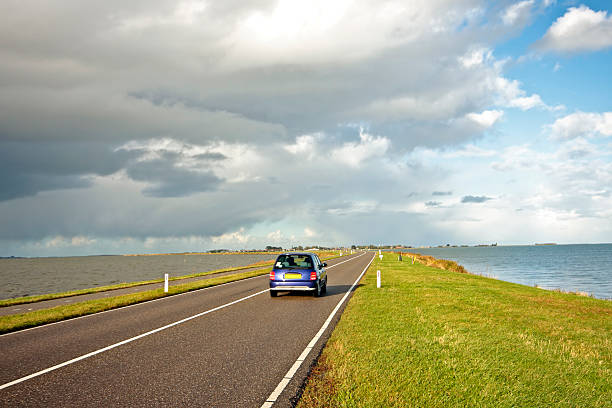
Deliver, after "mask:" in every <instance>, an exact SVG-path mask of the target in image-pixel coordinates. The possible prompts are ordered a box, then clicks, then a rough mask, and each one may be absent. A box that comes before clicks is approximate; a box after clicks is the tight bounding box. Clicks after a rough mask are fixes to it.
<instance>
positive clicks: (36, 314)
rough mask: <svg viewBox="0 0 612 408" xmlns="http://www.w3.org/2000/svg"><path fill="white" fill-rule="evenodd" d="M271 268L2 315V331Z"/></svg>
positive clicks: (252, 275)
mask: <svg viewBox="0 0 612 408" xmlns="http://www.w3.org/2000/svg"><path fill="white" fill-rule="evenodd" d="M269 272H270V268H263V269H257V270H254V271H247V272H240V273H235V274H232V275H225V276H220V277H218V278H211V279H205V280H201V281H197V282H191V283H185V284H182V285H174V286H170V287H169V288H168V293H165V292H164V290H163V288H159V289H154V290H149V291H146V292H139V293H133V294H129V295H122V296H114V297H110V298H103V299H95V300H88V301H85V302H80V303H75V304H72V305H66V306H57V307H53V308H49V309H43V310H37V311H32V312H29V313H23V314H17V315H8V316H0V334H3V333H9V332H13V331H17V330H22V329H26V328H30V327H34V326H40V325H43V324H48V323H54V322H58V321H61V320H66V319H71V318H74V317H80V316H85V315H88V314H93V313H98V312H103V311H106V310H110V309H116V308H119V307H123V306H128V305H132V304H135V303H142V302H146V301H149V300H153V299H159V298H163V297H167V296H172V295H177V294H180V293H185V292H190V291H193V290H197V289H203V288H207V287H210V286H216V285H221V284H223V283H228V282H234V281H238V280H243V279H248V278H252V277H254V276H260V275H266V274H268V273H269Z"/></svg>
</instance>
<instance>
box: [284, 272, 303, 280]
mask: <svg viewBox="0 0 612 408" xmlns="http://www.w3.org/2000/svg"><path fill="white" fill-rule="evenodd" d="M285 279H302V274H301V273H286V274H285Z"/></svg>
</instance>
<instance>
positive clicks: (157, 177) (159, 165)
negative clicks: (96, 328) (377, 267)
mask: <svg viewBox="0 0 612 408" xmlns="http://www.w3.org/2000/svg"><path fill="white" fill-rule="evenodd" d="M479 3H480V2H479V1H477V0H462V1H460V0H455V1H449V2H448V3H446V4H445V3H440V4H437V3H435V4H434V5H427V4H425V3H423V5H422V6H419V9H418V12H415V9H413V8H411V7H406V8H407V10H408V11H407V12H406V15H405V16H400V17H401V18H395V17H394V18H392V21H390V22H389V24H388V25H386V24H378V25H377V26H376V27H375V26H372V27H370V28H371V29H372V31H373V32H372V33H368V35H367V38H366V37H363V38H364V43H363V44H362V43H360V42H358V41H357V43H358V44H357V46H355V43H356V41H354V40H353V36H354V35H358V34H360V33H363V32H364V30H363V29H362V28H361V27H359V30H358V31H355V26H354V25H353V20H354V19H353V17H358V18H357V20H359V18H363V17H367V18H366V19H365V20H370V17H375V14H376V13H375V12H376V11H377V10H379V9H380V5H379V4H378V3H376V2H371V3H368V2H364V3H363V4H362V5H361V6H359V7H356V9H357V10H359V13H361V14H360V15H359V16H356V15H351V14H350V13H351V10H347V16H348V17H347V16H344V17H342V18H341V19H340V21H339V22H338V26H339V28H338V29H337V31H336V32H333V31H332V33H331V34H338V35H337V36H334V35H331V34H330V35H329V36H328V35H327V33H326V35H323V36H321V37H318V36H317V35H318V34H317V33H316V32H315V33H314V35H311V33H309V32H308V30H309V28H308V26H305V35H304V36H303V38H300V39H299V40H298V41H296V42H295V43H294V42H291V41H289V42H287V41H286V39H285V38H280V41H278V39H273V40H272V41H271V42H270V43H268V42H267V41H263V42H261V41H260V42H259V43H256V42H251V40H252V38H251V37H250V36H249V35H248V34H249V32H248V30H247V31H241V30H243V29H244V26H245V20H246V19H247V17H253V16H255V17H256V16H258V15H266V13H268V12H269V11H271V10H272V9H274V8H275V7H276V6H277V5H278V4H279V2H278V1H276V0H251V1H238V0H230V1H216V2H205V3H196V2H193V3H190V2H180V3H177V2H175V1H169V0H168V1H165V0H164V1H161V0H154V1H141V0H137V1H130V2H116V1H112V0H111V1H97V0H94V1H90V2H82V1H74V0H73V1H61V2H38V3H36V4H35V5H34V4H33V3H29V2H18V1H8V2H3V3H2V4H0V58H1V59H2V64H0V141H2V142H1V143H2V146H0V147H1V148H2V150H1V151H0V158H1V159H2V161H1V162H0V171H1V172H2V173H1V174H2V185H1V186H0V187H1V188H2V194H1V195H0V201H1V200H5V201H3V202H0V206H1V208H2V211H0V221H1V224H2V225H3V228H2V229H1V230H2V231H1V236H2V237H4V238H7V239H8V238H11V239H17V238H24V239H32V240H36V239H41V238H43V237H48V236H53V235H55V234H62V235H65V236H68V237H70V236H75V235H80V234H90V235H91V236H94V237H97V236H102V237H111V238H116V237H128V236H129V237H137V238H139V239H146V238H147V237H164V236H185V235H189V234H197V235H203V236H215V235H221V234H224V233H227V232H231V231H236V230H238V229H239V228H243V227H244V228H249V227H250V226H253V225H255V224H257V223H273V222H276V221H278V220H283V219H286V218H287V219H288V218H290V217H294V219H296V220H300V222H303V223H306V222H307V221H303V220H309V219H319V218H320V219H321V223H323V222H325V223H328V224H329V225H330V228H328V230H330V229H334V228H336V229H337V230H338V231H341V230H347V231H348V232H347V234H348V233H349V232H353V233H355V236H362V237H363V236H366V235H367V234H370V233H371V232H372V231H370V230H369V229H368V228H365V227H364V226H363V223H360V219H361V217H364V216H368V217H371V216H372V212H371V209H372V208H376V207H377V205H378V203H379V202H383V201H384V202H388V203H389V204H390V205H393V204H394V203H398V202H405V201H406V197H404V196H403V194H405V191H417V190H419V191H422V190H420V189H421V188H422V187H420V185H430V186H432V187H429V188H432V189H433V188H445V187H434V186H435V184H430V183H428V181H429V180H432V179H435V178H434V177H432V175H431V174H429V173H428V170H427V169H422V168H420V169H418V168H416V167H414V166H413V165H411V164H407V165H406V166H405V167H402V166H399V167H398V168H394V169H393V172H389V171H388V169H385V167H384V164H383V165H382V166H378V167H375V166H372V167H368V164H367V163H366V160H365V159H364V162H363V163H359V164H358V165H355V166H354V167H347V166H346V165H345V164H343V163H340V162H336V163H331V162H330V161H331V159H332V157H331V156H330V155H329V152H330V151H332V150H333V149H335V148H338V147H341V146H342V145H343V144H344V143H352V144H355V143H357V144H358V143H359V140H360V139H359V137H360V132H361V130H360V128H361V127H362V126H363V127H364V128H367V130H368V132H369V133H371V134H372V135H374V136H373V137H381V138H385V140H388V141H389V146H390V147H389V149H388V150H385V151H384V152H383V153H381V156H377V157H376V159H378V158H381V159H382V158H383V155H384V156H393V155H396V154H397V155H399V154H403V153H406V152H408V151H410V150H412V149H413V148H414V147H415V146H434V147H439V146H446V145H454V144H457V143H460V142H462V141H465V140H468V139H470V138H473V137H474V136H476V135H477V133H476V132H474V131H473V129H471V128H468V127H465V126H463V127H462V126H460V122H459V120H458V118H462V117H463V116H464V115H465V114H466V113H468V112H472V111H476V112H479V111H482V110H483V109H485V108H487V107H488V106H489V104H490V103H491V101H492V100H493V98H494V95H493V93H492V92H491V89H489V88H487V86H486V84H487V83H492V82H494V81H492V80H494V79H495V77H496V76H497V73H496V72H495V69H494V68H492V66H490V67H487V66H482V67H479V68H474V69H464V68H463V67H462V65H461V64H460V62H458V58H459V57H460V56H462V55H463V54H465V53H466V52H467V51H469V50H470V47H471V45H472V43H473V40H474V38H475V37H480V34H481V32H480V31H479V30H480V28H478V29H475V31H470V30H471V27H469V25H468V26H466V25H462V30H461V32H460V33H457V32H456V31H455V30H454V28H456V25H457V22H456V21H455V20H454V19H456V16H461V15H462V14H464V13H471V12H472V10H474V8H475V7H477V6H478V5H479ZM200 6H204V7H200ZM402 6H404V5H402ZM185 7H186V8H187V9H188V10H184V8H185ZM190 7H191V8H192V10H190V9H189V8H190ZM361 7H363V8H361ZM441 10H443V11H441ZM253 11H255V12H257V13H255V14H253V13H252V12H253ZM419 16H423V17H419ZM408 17H410V18H408ZM412 17H414V18H412ZM289 18H290V16H289ZM461 20H463V17H461ZM408 22H409V23H408ZM432 22H435V26H436V27H437V28H441V30H439V31H438V30H437V29H436V31H435V32H432ZM247 23H248V21H247ZM277 23H279V22H277ZM285 23H286V22H285ZM461 24H463V23H461ZM279 25H282V24H279ZM314 25H316V24H314ZM24 27H33V28H34V29H24ZM264 28H265V27H264ZM272 28H273V27H272ZM331 29H332V30H333V29H335V28H334V27H331ZM374 31H376V32H374ZM245 33H246V34H245ZM370 34H374V35H372V36H371V35H370ZM370 37H373V38H375V39H374V40H372V41H371V42H370V39H369V38H370ZM343 38H344V39H343ZM347 38H348V39H349V40H347ZM376 38H377V39H376ZM302 40H303V41H304V44H302V43H301V41H302ZM275 41H277V43H275ZM343 41H344V42H343ZM296 43H299V44H298V45H299V46H298V47H296ZM478 43H479V44H480V45H482V46H485V47H486V45H487V44H482V41H481V39H480V38H479V41H478ZM258 47H259V48H258ZM307 133H321V134H323V135H325V137H324V139H321V140H324V142H323V141H322V142H321V143H322V146H321V148H320V150H319V151H317V152H316V153H317V155H315V156H313V157H315V159H313V160H312V161H308V160H306V159H305V157H306V156H309V154H304V155H300V156H298V155H296V156H292V157H290V158H287V157H288V153H287V151H285V150H284V149H283V147H282V146H283V145H287V144H290V143H294V142H295V141H296V137H297V136H300V135H303V134H307ZM160 139H168V140H171V141H175V142H177V143H179V144H183V145H189V146H191V147H194V149H193V151H192V152H191V153H193V155H186V154H185V152H183V151H181V150H177V151H152V150H151V149H148V148H146V146H149V145H150V144H151V143H149V142H150V141H153V143H152V144H155V143H154V142H155V141H157V140H160ZM130 143H132V145H133V146H136V147H135V148H131V149H127V148H123V147H124V146H126V145H128V144H130ZM323 143H325V145H323ZM215 144H216V145H217V146H222V147H224V148H225V150H223V149H221V150H219V151H222V152H223V153H220V152H215V151H212V150H214V149H209V148H210V147H211V146H213V145H215ZM138 146H145V147H144V148H138ZM235 146H241V147H244V149H243V150H240V149H234V150H232V148H233V147H235ZM245 146H246V147H245ZM355 146H356V145H355ZM358 147H359V149H363V151H370V150H371V146H368V145H367V144H366V145H363V146H358ZM275 149H276V150H275ZM359 149H357V150H356V151H357V152H360V151H361V150H359ZM206 150H211V151H206ZM198 151H202V152H203V153H200V154H197V153H195V152H198ZM236 151H238V153H235V152H236ZM251 151H256V152H258V155H256V156H255V159H254V160H253V162H251V161H250V160H251V158H253V157H254V156H249V155H248V153H250V152H251ZM226 152H229V153H226ZM243 153H244V154H246V155H245V156H244V157H242V156H241V155H242V154H243ZM306 153H310V152H306ZM326 153H327V154H326ZM396 157H397V156H396ZM279 158H285V160H286V161H283V159H279ZM243 162H244V163H243ZM227 163H233V164H232V165H233V166H234V167H232V166H230V165H227ZM236 163H238V164H236ZM223 171H226V172H227V174H229V175H226V173H224V172H223ZM109 175H113V177H106V178H104V179H103V180H97V181H95V182H94V181H92V180H96V177H95V176H109ZM417 175H418V177H415V176H417ZM411 177H412V178H411ZM230 178H234V179H233V180H230ZM402 179H414V180H418V181H419V183H427V184H417V183H416V182H415V183H414V184H409V183H408V182H406V181H401V180H402ZM438 179H439V178H438ZM228 180H229V181H228ZM236 180H238V181H236ZM295 180H300V183H295ZM310 180H317V182H316V183H315V182H312V181H310ZM357 180H358V182H356V181H357ZM322 182H325V184H324V185H321V184H322ZM88 186H89V188H86V189H84V188H83V187H88ZM66 189H70V190H66ZM406 189H408V190H406ZM52 190H62V191H61V192H57V191H56V192H55V193H53V192H52ZM63 190H66V191H65V192H64V191H63ZM42 191H47V192H50V193H49V194H38V195H36V194H37V193H39V192H42ZM423 195H425V194H424V193H423ZM28 196H34V197H28ZM20 197H21V198H23V197H25V198H23V199H22V200H11V199H15V198H20ZM185 197H189V198H188V199H186V198H185ZM383 198H384V199H383ZM432 202H433V201H432ZM24 214H28V216H24ZM381 214H384V217H390V218H389V219H384V220H382V218H384V217H383V216H382V215H381V216H380V217H382V218H381V224H382V225H387V226H389V227H391V226H393V227H396V225H395V218H394V214H393V213H391V212H385V213H382V212H381ZM339 215H342V217H339ZM309 217H312V218H309ZM377 217H378V215H377ZM400 218H401V217H400ZM408 218H409V217H406V219H408ZM340 219H342V220H343V222H340V221H339V220H340ZM347 220H351V221H354V225H353V224H352V223H349V224H351V225H349V226H348V227H347V225H346V224H345V223H346V222H347ZM303 227H304V226H303ZM303 227H302V228H303Z"/></svg>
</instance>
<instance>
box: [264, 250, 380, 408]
mask: <svg viewBox="0 0 612 408" xmlns="http://www.w3.org/2000/svg"><path fill="white" fill-rule="evenodd" d="M364 254H365V252H364V253H363V254H362V255H364ZM362 255H359V256H362ZM359 256H357V257H355V258H352V259H356V258H359ZM373 260H374V256H372V259H371V260H370V263H368V265H367V266H366V267H365V268H364V270H363V272H361V274H360V275H359V277H358V278H357V279H356V280H355V282H354V283H353V285H352V286H351V287H350V289H349V290H347V291H346V293H345V294H344V297H343V298H342V299H340V302H338V304H337V305H336V307H335V308H334V310H332V312H331V313H330V315H329V317H328V318H327V320H326V321H325V323H323V326H321V328H320V329H319V331H318V332H317V334H315V336H314V337H313V338H312V340H310V343H308V345H307V346H306V348H305V349H304V351H302V354H300V356H299V357H298V358H297V360H296V361H295V363H293V366H291V368H290V369H289V371H287V374H285V376H284V377H283V379H282V380H281V381H280V382H279V383H278V385H277V386H276V388H275V389H274V391H272V394H270V396H269V397H268V399H267V400H266V402H264V403H263V404H262V406H261V408H270V407H272V406H273V405H274V403H275V402H276V400H277V399H278V397H279V396H280V395H281V393H282V392H283V390H284V389H285V387H286V386H287V384H289V382H290V381H291V379H292V378H293V376H294V375H295V373H296V371H297V370H298V368H300V366H301V365H302V363H303V362H304V360H306V356H308V354H309V353H310V351H311V350H312V349H313V348H314V346H315V344H316V343H317V341H319V339H320V338H321V336H322V335H323V332H325V329H327V326H329V324H330V323H331V321H332V319H333V318H334V316H335V315H336V313H337V312H338V310H339V309H340V306H342V303H344V301H345V300H346V298H347V297H348V295H349V294H350V293H351V291H352V290H353V288H354V287H355V286H356V285H357V283H358V282H359V280H360V279H361V277H362V276H363V275H364V274H365V272H366V271H367V270H368V268H369V267H370V265H371V264H372V261H373ZM344 262H346V261H344ZM336 265H340V264H336ZM336 265H334V266H336Z"/></svg>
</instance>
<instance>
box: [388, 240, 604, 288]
mask: <svg viewBox="0 0 612 408" xmlns="http://www.w3.org/2000/svg"><path fill="white" fill-rule="evenodd" d="M397 251H400V250H399V249H398V250H397ZM401 251H403V252H415V253H419V254H422V255H431V256H433V257H435V258H441V259H448V260H452V261H455V262H457V263H458V264H460V265H462V266H463V267H464V268H466V269H467V270H468V271H469V272H470V273H473V274H477V275H483V276H487V277H491V278H495V279H499V280H503V281H508V282H514V283H519V284H523V285H527V286H537V287H540V288H543V289H549V290H556V289H558V290H562V291H567V292H583V293H588V294H589V295H591V296H593V297H596V298H599V299H605V300H612V244H607V243H605V244H540V245H536V244H532V245H495V246H492V245H489V246H443V247H428V248H407V249H402V250H401Z"/></svg>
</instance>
